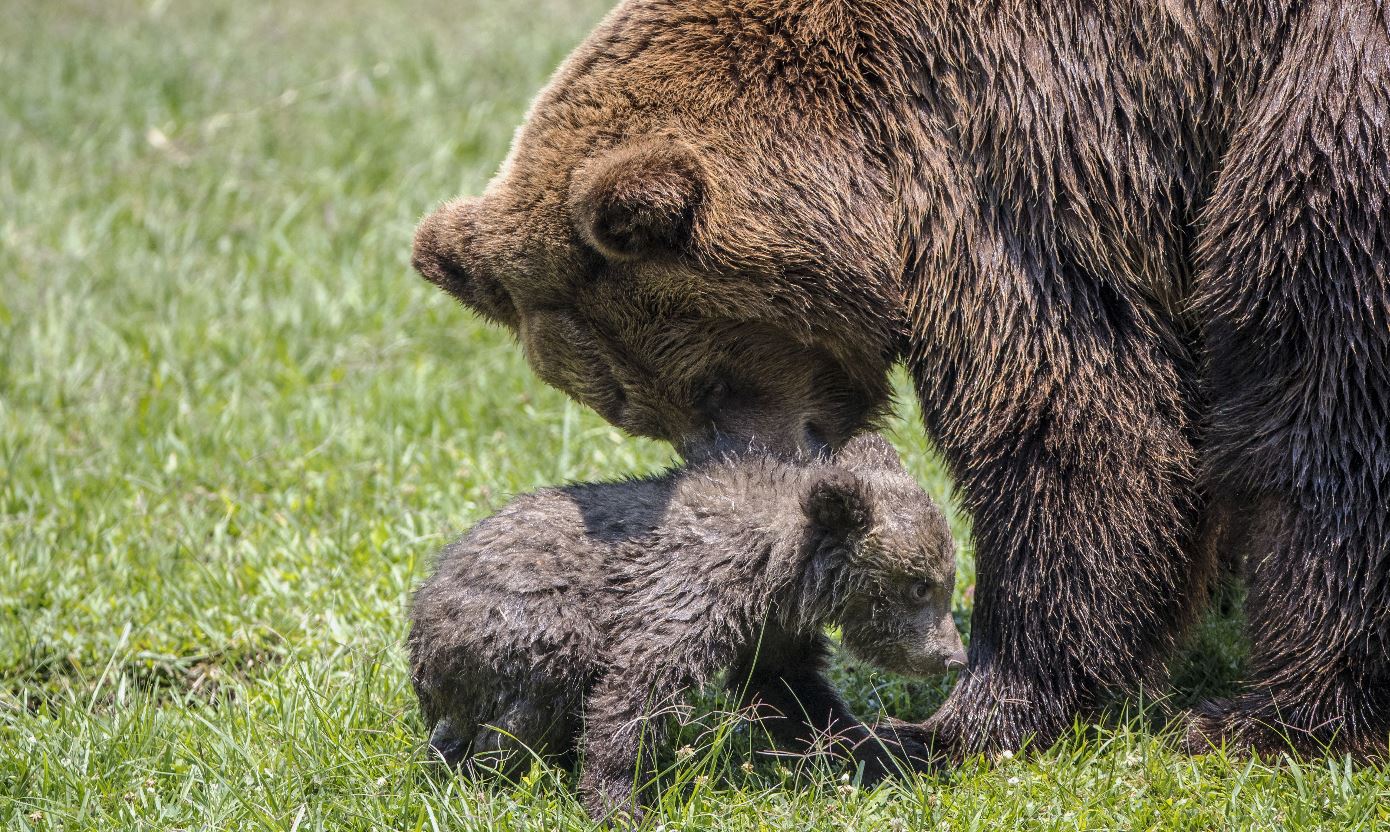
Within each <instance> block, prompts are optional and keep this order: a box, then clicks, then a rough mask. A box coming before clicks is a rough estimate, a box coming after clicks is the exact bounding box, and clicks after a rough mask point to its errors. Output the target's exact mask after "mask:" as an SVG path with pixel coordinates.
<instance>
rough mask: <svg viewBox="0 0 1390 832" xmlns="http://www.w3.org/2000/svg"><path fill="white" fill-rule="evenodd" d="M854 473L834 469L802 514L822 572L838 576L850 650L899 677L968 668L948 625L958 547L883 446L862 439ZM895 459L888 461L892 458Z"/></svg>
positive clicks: (840, 614)
mask: <svg viewBox="0 0 1390 832" xmlns="http://www.w3.org/2000/svg"><path fill="white" fill-rule="evenodd" d="M846 451H848V452H852V453H851V454H850V455H851V456H852V457H854V458H853V459H851V460H846V462H849V466H846V465H844V464H843V463H841V461H840V460H839V458H838V457H837V460H836V462H835V464H832V465H831V466H827V467H826V468H825V469H824V471H823V473H822V474H821V475H820V476H819V477H818V478H817V479H816V480H815V481H814V482H813V483H812V485H811V487H810V491H809V493H808V494H807V496H806V499H805V503H804V505H805V511H806V515H807V517H808V519H809V520H810V521H811V524H812V528H813V533H812V535H813V537H812V539H813V546H814V549H815V554H814V555H813V557H814V558H816V559H817V560H818V561H819V562H820V563H819V565H818V569H819V571H821V572H822V573H824V574H829V575H833V576H834V577H833V578H832V579H831V580H829V581H825V582H824V584H823V585H830V586H834V587H835V589H834V590H833V592H834V594H835V595H836V596H837V598H836V606H837V607H838V609H837V610H836V612H835V618H836V619H837V621H838V623H839V624H840V628H841V632H842V635H843V638H842V641H843V644H844V646H845V648H846V649H848V650H849V651H850V652H851V653H852V654H854V655H856V656H858V657H859V658H860V659H862V660H864V661H866V662H869V663H871V664H874V665H877V666H879V667H882V668H883V669H885V670H889V671H892V672H895V673H902V674H906V675H913V676H927V675H933V674H938V673H941V672H943V671H946V670H959V669H962V668H964V667H965V648H964V647H963V646H962V644H961V639H960V632H959V631H958V630H957V629H956V625H955V620H954V619H953V618H952V616H951V594H952V591H953V589H954V588H955V575H956V564H955V544H954V541H953V539H952V537H951V530H950V528H949V527H948V526H947V524H946V518H945V515H944V514H942V512H941V509H940V508H939V507H938V506H937V505H936V503H935V502H933V501H932V499H931V498H930V497H928V496H927V494H926V493H925V492H923V491H922V489H921V488H920V487H919V486H918V485H917V483H916V482H915V481H914V480H913V479H912V477H911V476H910V475H909V474H908V473H907V472H906V471H905V470H903V468H902V465H901V463H899V462H898V457H897V454H896V453H893V452H892V449H891V448H890V447H889V446H888V444H887V443H886V442H884V441H883V440H882V439H878V438H876V437H875V438H873V439H856V440H855V441H854V442H853V443H851V445H850V446H849V447H848V448H846ZM885 454H891V462H890V459H889V457H888V456H886V455H885Z"/></svg>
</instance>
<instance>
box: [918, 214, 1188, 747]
mask: <svg viewBox="0 0 1390 832" xmlns="http://www.w3.org/2000/svg"><path fill="white" fill-rule="evenodd" d="M1008 217H1009V215H1008V214H1006V212H1004V211H1003V210H1002V209H999V208H998V207H996V208H995V209H994V210H993V211H992V212H990V213H988V214H981V215H974V216H969V217H961V216H957V217H954V218H941V219H940V227H938V228H936V229H933V230H932V231H931V233H929V234H927V235H925V236H926V237H927V238H929V239H931V240H933V241H934V245H935V249H934V251H929V252H926V253H924V254H923V255H922V259H923V262H920V263H918V264H917V265H918V266H919V269H918V272H917V274H918V275H919V277H918V280H917V282H916V283H915V284H914V285H911V286H910V287H909V290H910V295H909V305H910V308H911V309H912V310H913V311H914V314H915V319H914V321H913V333H912V335H913V352H912V354H911V355H910V362H911V368H912V370H913V374H914V377H915V381H916V384H917V389H918V394H919V397H920V399H921V403H922V409H923V417H924V421H925V423H926V427H927V430H928V432H929V433H930V434H931V436H932V437H933V439H934V440H935V442H936V444H937V446H938V448H939V449H940V450H941V452H942V453H943V455H944V456H945V458H946V460H947V462H948V464H949V466H950V468H951V471H952V473H953V475H954V476H955V478H956V481H957V486H958V489H959V493H960V494H961V497H962V500H963V503H964V506H965V507H966V508H967V509H968V510H969V512H970V514H971V515H972V517H973V520H974V542H975V555H976V589H975V609H974V613H973V616H972V619H971V641H970V650H969V653H970V666H969V669H968V670H967V672H966V673H965V674H963V676H962V678H961V681H960V683H959V684H958V685H957V687H956V689H955V690H954V691H953V692H952V694H951V696H950V698H949V699H948V700H947V701H946V703H945V704H944V705H943V706H942V707H941V709H940V710H939V711H938V713H937V714H936V715H934V716H933V717H932V718H931V719H930V720H929V721H928V722H927V723H926V725H925V726H924V728H925V729H926V730H925V732H924V733H925V734H926V737H925V739H926V740H927V741H929V742H931V743H933V744H934V745H935V748H936V750H937V751H939V752H945V753H948V754H951V755H954V756H961V755H963V754H966V753H970V752H975V751H981V752H988V751H991V750H999V749H1015V748H1018V747H1019V746H1020V745H1021V744H1023V743H1024V742H1026V741H1029V740H1031V741H1032V742H1034V743H1035V744H1039V745H1044V746H1045V745H1048V744H1050V743H1051V742H1052V741H1053V740H1055V739H1056V738H1057V737H1058V736H1059V735H1060V733H1061V732H1062V731H1064V730H1065V729H1067V728H1068V727H1069V726H1070V725H1071V724H1072V722H1073V720H1074V719H1075V718H1076V717H1078V716H1083V715H1085V714H1087V713H1089V712H1092V711H1093V710H1094V709H1095V708H1096V707H1097V706H1099V705H1100V704H1102V703H1103V701H1104V700H1105V699H1106V698H1107V697H1108V696H1110V695H1113V694H1115V693H1126V692H1134V691H1136V690H1139V689H1142V688H1144V687H1146V686H1148V685H1156V684H1160V683H1161V682H1162V680H1163V677H1164V667H1163V664H1164V659H1165V657H1167V656H1168V655H1169V654H1170V652H1171V651H1172V650H1173V648H1174V647H1175V644H1176V642H1177V640H1178V638H1179V637H1180V635H1181V633H1182V631H1183V628H1184V627H1185V625H1186V624H1187V623H1188V622H1189V621H1190V620H1191V618H1192V617H1193V615H1194V613H1195V611H1196V609H1197V607H1198V602H1199V599H1201V598H1202V596H1203V595H1204V592H1203V590H1204V589H1205V587H1206V584H1207V581H1208V573H1209V570H1210V569H1211V566H1212V564H1211V563H1210V562H1209V560H1210V559H1209V558H1206V557H1204V556H1203V555H1202V554H1201V550H1200V547H1198V546H1196V545H1195V543H1194V537H1195V534H1194V528H1195V526H1196V523H1197V519H1198V515H1199V513H1200V505H1199V502H1200V501H1199V499H1198V497H1197V494H1196V489H1195V486H1194V449H1193V444H1192V439H1191V436H1190V426H1189V421H1190V415H1189V414H1190V409H1191V402H1190V394H1189V392H1188V391H1187V389H1186V388H1187V386H1188V384H1189V382H1188V381H1187V380H1188V379H1190V378H1191V375H1192V369H1191V366H1190V364H1191V360H1190V357H1189V355H1188V352H1187V349H1186V347H1185V346H1184V344H1183V341H1182V339H1181V338H1180V337H1178V335H1177V334H1176V331H1175V330H1176V327H1175V326H1174V324H1173V323H1172V322H1171V321H1170V320H1169V319H1168V317H1167V316H1166V315H1165V314H1164V313H1163V312H1162V311H1161V307H1160V306H1159V304H1157V303H1156V302H1154V301H1152V300H1150V299H1149V298H1148V297H1146V296H1145V293H1144V292H1142V291H1141V289H1140V287H1139V286H1137V285H1135V284H1134V283H1132V282H1126V281H1125V280H1121V279H1119V278H1112V277H1111V276H1108V275H1097V274H1094V273H1090V272H1088V271H1086V270H1084V269H1082V268H1081V267H1079V266H1078V265H1077V264H1076V261H1075V260H1074V259H1071V258H1069V257H1068V256H1067V255H1066V253H1065V252H1060V251H1056V250H1050V249H1047V248H1044V245H1045V243H1044V241H1047V240H1052V239H1055V238H1052V237H1051V236H1050V235H1046V234H1044V233H1043V232H1042V231H1039V230H1037V229H1031V230H1030V231H1029V232H1028V233H1024V232H1022V231H1016V230H1014V229H1011V228H1009V226H1008V223H1009V218H1008ZM1050 244H1052V245H1055V242H1053V243H1050Z"/></svg>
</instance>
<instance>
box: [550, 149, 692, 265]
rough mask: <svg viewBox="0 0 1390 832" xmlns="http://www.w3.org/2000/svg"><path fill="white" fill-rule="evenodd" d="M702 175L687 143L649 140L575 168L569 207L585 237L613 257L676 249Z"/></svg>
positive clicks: (686, 235) (686, 233)
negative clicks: (685, 144)
mask: <svg viewBox="0 0 1390 832" xmlns="http://www.w3.org/2000/svg"><path fill="white" fill-rule="evenodd" d="M704 196H705V175H704V171H703V170H702V168H701V166H700V162H699V159H697V158H696V156H695V153H694V152H693V151H692V150H690V149H689V148H688V147H686V146H684V145H682V144H679V143H675V142H669V141H657V140H650V141H646V142H643V143H640V144H637V145H631V146H628V147H624V148H619V149H618V150H615V151H612V152H611V153H609V154H607V155H606V156H602V157H600V158H598V159H596V160H594V161H592V162H590V163H589V164H587V165H584V166H583V167H581V168H580V169H579V170H577V171H576V172H575V175H574V179H573V181H572V182H571V183H570V197H569V207H570V215H571V216H572V217H573V219H574V224H575V228H576V229H577V230H578V231H579V234H580V235H581V236H582V237H583V238H584V240H585V241H586V242H587V243H589V245H591V246H593V247H594V248H595V249H597V250H598V251H599V252H600V253H601V254H603V255H604V256H605V257H608V258H609V259H613V260H632V259H635V258H638V257H643V256H648V255H653V254H662V253H669V252H673V251H678V250H680V249H681V248H683V247H684V246H685V244H686V243H687V242H688V241H689V239H690V233H691V229H692V228H693V227H694V223H695V212H696V210H697V209H698V208H699V206H700V203H701V202H702V201H703V200H704Z"/></svg>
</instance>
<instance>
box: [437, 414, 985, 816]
mask: <svg viewBox="0 0 1390 832" xmlns="http://www.w3.org/2000/svg"><path fill="white" fill-rule="evenodd" d="M954 578H955V546H954V543H953V541H952V539H951V532H950V529H949V528H948V527H947V525H946V520H945V517H944V516H943V515H942V513H941V511H940V509H938V508H937V507H936V505H935V504H934V503H932V501H931V499H930V498H929V497H928V496H927V495H926V494H925V493H924V492H923V491H922V490H921V488H920V487H919V486H918V485H917V483H916V482H915V481H914V480H913V479H912V477H911V476H910V475H909V474H908V473H907V472H906V471H905V470H904V469H903V468H902V465H901V463H900V462H899V461H898V457H897V454H896V453H894V452H893V451H892V449H891V448H890V447H889V446H888V444H887V443H886V442H884V441H883V440H882V439H880V438H878V437H876V436H872V435H870V436H866V437H862V438H859V439H856V440H854V441H853V442H852V443H850V444H849V445H848V446H846V448H845V449H843V450H842V451H841V453H840V454H839V456H838V457H837V459H836V460H835V461H834V462H833V463H824V462H813V463H805V464H788V463H784V462H779V461H776V460H774V459H771V458H768V457H755V458H744V459H733V458H726V459H721V460H713V461H708V462H705V463H702V464H700V465H697V466H694V467H690V468H684V469H678V470H675V471H672V472H669V473H667V474H665V475H662V476H658V477H652V478H647V479H640V480H629V481H624V482H613V483H597V484H585V485H573V486H568V487H565V488H553V489H546V490H543V491H540V492H536V493H534V494H528V495H524V496H522V497H519V498H517V499H516V500H515V501H513V502H512V503H511V504H509V505H508V506H507V507H505V508H504V509H502V510H501V511H500V512H498V513H497V514H496V515H494V516H492V517H490V518H488V519H486V520H484V521H483V522H481V523H479V524H478V525H477V526H475V527H474V528H473V529H472V530H471V531H469V532H468V534H466V535H464V537H462V538H461V539H460V540H458V541H457V542H455V543H454V544H453V545H451V546H449V547H447V548H446V549H445V550H444V551H443V553H442V554H441V556H440V559H439V563H438V565H437V568H436V570H435V573H434V575H433V576H432V577H431V578H430V579H429V580H428V581H426V582H425V584H424V585H423V586H422V587H421V588H420V590H419V591H418V592H417V593H416V595H415V604H414V608H413V610H412V613H411V617H412V627H411V632H410V638H409V646H410V656H411V677H412V680H413V682H414V684H415V689H416V691H417V692H418V693H419V696H420V704H421V706H422V709H423V711H424V715H425V719H426V722H427V723H429V724H430V726H431V728H432V737H431V741H430V744H431V747H432V748H433V749H434V750H435V751H436V752H438V753H439V754H440V755H441V756H442V757H443V758H444V759H445V760H447V761H448V762H450V763H453V764H467V765H468V766H469V767H471V768H482V767H490V768H496V769H501V770H502V771H503V772H515V771H517V770H524V769H525V768H526V767H527V765H528V764H529V762H530V756H529V755H530V754H531V753H536V754H555V755H568V754H570V753H571V752H572V751H573V750H574V749H575V743H576V740H577V739H578V738H579V736H580V735H581V733H582V735H583V773H582V775H581V777H580V791H581V797H582V799H583V801H584V804H585V806H586V807H587V808H588V809H589V811H590V812H591V814H593V815H594V817H595V818H601V817H603V816H605V815H607V814H609V813H611V812H612V811H614V810H617V809H624V810H629V809H631V810H636V811H639V812H640V806H641V802H642V801H641V800H640V796H639V799H638V800H637V801H636V803H633V800H632V798H633V793H634V789H637V788H638V787H639V784H640V783H642V782H643V781H644V780H645V778H646V777H647V776H648V773H649V772H650V771H653V770H654V768H653V755H654V754H655V753H656V750H657V749H658V748H659V747H660V742H659V740H660V738H661V736H662V725H661V723H662V722H663V721H664V720H663V719H662V718H661V716H663V715H664V714H665V713H666V712H667V709H669V708H671V707H672V706H674V705H678V704H679V697H680V695H681V694H682V693H684V692H686V691H688V690H690V689H691V688H695V687H698V686H700V685H703V684H706V683H708V682H710V681H711V680H712V678H713V677H714V674H716V673H718V672H719V671H721V670H724V669H728V670H729V673H728V677H727V683H728V684H729V686H730V687H731V688H732V689H734V690H735V691H737V692H739V693H741V694H742V696H743V699H744V701H745V703H746V704H748V705H749V706H750V707H752V708H755V709H757V711H758V713H759V715H760V716H761V717H764V719H763V720H762V723H763V725H764V726H766V727H767V728H768V729H769V732H770V733H771V735H772V736H773V738H774V739H776V740H777V741H778V743H779V744H780V745H781V746H782V747H783V748H785V749H787V750H789V751H792V752H802V753H805V752H808V751H811V750H812V749H813V748H814V747H815V746H816V745H817V743H824V742H828V744H829V745H830V750H832V751H834V752H837V753H843V754H844V755H845V756H849V757H851V758H852V759H854V760H856V761H859V762H863V763H864V764H865V775H864V776H865V777H866V778H867V779H868V780H869V781H872V780H874V779H876V778H878V777H881V776H883V775H885V774H887V773H889V772H890V771H891V770H892V768H893V766H895V765H904V766H913V765H918V764H926V763H927V762H928V758H929V756H930V755H929V753H928V751H927V749H925V748H924V747H922V746H921V745H920V744H915V743H913V742H912V741H910V740H909V742H908V746H909V747H908V748H907V749H904V748H902V747H901V746H900V745H898V744H897V743H896V742H894V741H890V740H887V739H884V740H878V739H876V738H874V737H873V736H872V735H871V734H870V733H869V731H868V729H866V728H865V727H864V726H862V725H861V724H860V723H859V722H858V721H856V720H855V719H854V717H853V716H852V715H851V714H850V712H849V710H848V709H847V708H846V706H845V705H844V703H843V702H842V701H841V699H840V697H839V695H838V694H837V693H836V692H835V690H834V688H833V687H832V686H831V685H830V683H829V681H828V680H827V679H826V678H825V676H824V674H823V669H824V663H825V658H826V656H827V645H826V640H825V637H824V635H823V633H822V630H823V628H824V627H825V626H826V625H829V624H838V625H839V626H840V627H841V632H842V641H843V643H844V645H845V646H846V647H847V648H848V649H849V650H850V651H851V652H853V653H855V654H857V655H859V656H860V657H861V658H863V659H865V660H866V661H870V662H872V663H874V664H876V665H878V666H880V667H883V668H885V669H888V670H893V671H897V672H901V673H909V674H912V675H918V676H921V675H930V674H936V673H941V672H943V671H945V670H946V669H947V668H948V667H959V666H963V665H964V661H965V659H964V648H963V647H962V646H961V641H960V635H959V633H958V632H957V631H956V627H955V622H954V620H953V619H952V617H951V595H952V590H953V589H954V584H955V581H954ZM654 716H655V717H656V718H653V717H654ZM581 718H582V721H583V726H582V731H581V726H580V721H581ZM831 737H833V738H834V739H833V740H827V738H831ZM904 751H906V752H907V753H904ZM914 758H915V760H916V761H917V762H913V759H914Z"/></svg>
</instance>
